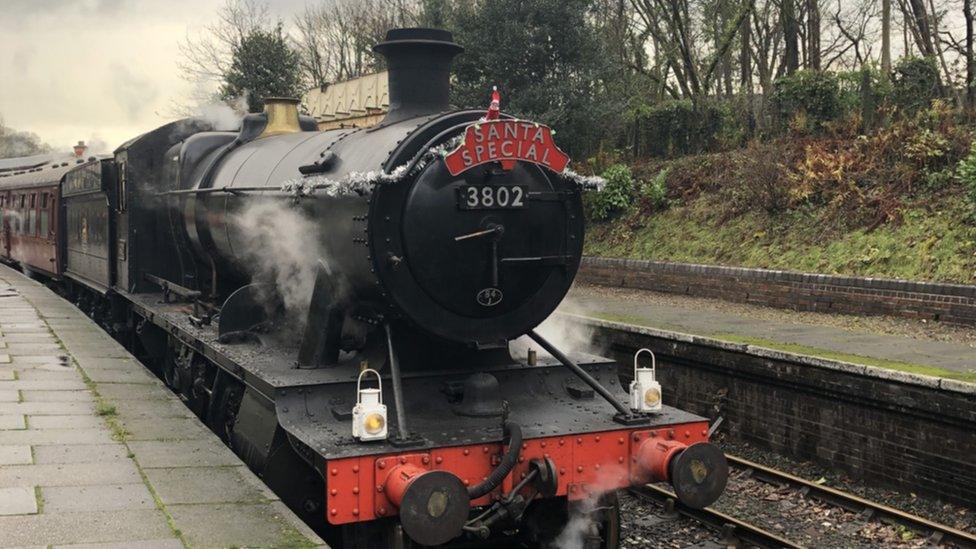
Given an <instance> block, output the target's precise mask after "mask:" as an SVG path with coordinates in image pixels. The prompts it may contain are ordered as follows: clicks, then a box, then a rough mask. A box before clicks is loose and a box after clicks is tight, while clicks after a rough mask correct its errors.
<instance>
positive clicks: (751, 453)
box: [620, 436, 976, 548]
mask: <svg viewBox="0 0 976 549" xmlns="http://www.w3.org/2000/svg"><path fill="white" fill-rule="evenodd" d="M716 442H717V443H718V444H719V445H720V446H721V447H722V449H723V450H725V451H726V452H729V453H731V454H735V455H737V456H740V457H743V458H746V459H749V460H751V461H755V462H757V463H760V464H763V465H766V466H768V467H773V468H776V469H779V470H782V471H786V472H788V473H792V474H794V475H796V476H800V477H803V478H807V479H812V480H816V481H819V482H822V483H823V484H825V485H827V486H832V487H834V488H837V489H841V490H844V491H847V492H850V493H854V494H857V495H860V496H862V497H865V498H867V499H871V500H873V501H876V502H879V503H884V504H886V505H889V506H891V507H895V508H897V509H901V510H903V511H906V512H909V513H913V514H916V515H919V516H922V517H925V518H928V519H930V520H933V521H936V522H941V523H943V524H948V525H950V526H953V527H955V528H958V529H960V530H965V531H968V532H972V533H976V513H974V512H973V510H972V509H967V508H963V507H959V506H956V505H951V504H945V503H942V502H939V501H937V500H934V499H931V498H926V497H921V496H917V495H915V494H903V493H900V492H896V491H894V490H887V489H880V488H875V487H869V486H865V485H864V484H863V483H860V482H857V481H854V480H852V479H850V478H847V477H845V476H843V475H840V474H837V473H834V472H831V471H829V470H826V469H824V468H822V467H820V466H818V465H815V464H811V463H807V462H797V461H793V460H791V459H789V458H785V457H783V456H779V455H775V454H770V453H769V452H766V451H764V450H761V449H759V448H756V447H754V446H751V445H749V444H745V443H740V442H731V441H729V440H723V437H721V436H720V437H718V438H717V440H716ZM620 501H621V519H622V520H621V522H622V525H621V528H622V532H621V534H622V535H621V540H622V541H621V547H626V548H630V547H689V546H692V545H695V544H698V543H703V542H706V541H715V540H716V539H717V538H718V534H717V533H716V532H714V531H711V530H709V529H707V528H706V527H704V526H702V525H700V524H698V523H696V522H695V521H693V520H691V519H688V518H685V517H681V518H679V519H677V520H671V521H666V522H661V521H660V520H659V518H658V517H659V515H661V514H662V512H663V510H662V508H661V507H660V506H659V505H657V504H656V503H654V502H648V501H644V500H641V499H638V498H635V497H633V496H631V495H629V494H626V493H624V492H622V493H621V500H620ZM713 507H714V508H715V509H717V510H719V511H722V512H724V513H726V514H729V515H732V516H734V517H736V518H739V519H741V520H743V521H746V522H750V523H753V524H757V525H760V526H762V527H763V528H766V529H767V530H769V531H771V532H774V533H776V534H778V535H780V536H782V537H785V538H787V539H790V540H792V541H795V542H797V543H799V544H802V545H805V546H809V547H823V548H835V547H845V548H846V547H929V546H930V544H929V543H928V542H927V540H925V539H924V538H923V537H920V536H918V535H916V534H915V533H914V532H911V531H909V530H907V529H905V528H904V527H901V526H891V525H887V524H883V523H881V522H879V521H876V520H872V521H868V522H865V521H864V520H862V519H861V517H860V516H859V515H858V514H856V513H850V512H847V511H845V510H843V509H840V508H838V507H834V506H833V505H830V504H826V503H821V502H819V501H816V500H814V499H808V498H805V497H803V496H802V495H800V493H799V492H798V491H796V490H795V489H794V488H791V487H789V486H783V487H780V486H776V485H773V484H768V483H765V482H762V481H760V480H757V479H753V478H749V477H746V476H745V475H744V474H743V472H742V471H739V470H736V469H733V470H732V472H731V475H730V478H729V485H728V488H727V489H726V492H725V494H723V496H722V497H721V498H719V500H718V501H717V502H716V503H715V504H714V506H713Z"/></svg>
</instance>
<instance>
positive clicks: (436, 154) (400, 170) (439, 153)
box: [281, 135, 606, 198]
mask: <svg viewBox="0 0 976 549" xmlns="http://www.w3.org/2000/svg"><path fill="white" fill-rule="evenodd" d="M461 139H462V136H461V135H458V136H455V137H454V138H452V139H449V140H448V141H445V142H444V143H442V144H440V145H437V146H435V147H431V148H430V149H428V150H427V152H426V153H425V154H424V155H423V156H422V157H421V158H420V159H419V160H418V161H417V162H415V163H413V166H412V167H411V165H410V163H407V164H403V165H400V166H398V167H396V168H395V169H393V171H391V172H385V171H382V170H374V171H368V172H350V173H349V174H347V175H346V176H345V177H343V178H342V179H331V178H329V177H326V176H324V175H309V176H304V177H302V178H300V179H291V180H288V181H286V182H285V183H284V184H283V185H282V186H281V190H282V192H285V193H288V194H290V195H292V196H293V197H295V198H303V197H307V196H312V195H315V194H318V193H322V194H323V195H324V196H328V197H336V196H348V195H358V196H363V195H365V194H367V193H369V192H371V191H372V190H373V187H375V186H376V185H389V184H395V183H399V182H400V181H403V180H404V179H408V178H409V177H412V176H414V175H416V174H418V173H420V172H421V171H423V170H424V168H426V167H427V166H428V165H429V164H430V163H431V162H433V161H434V160H437V159H440V158H443V157H445V156H447V154H448V153H449V152H450V151H453V150H454V149H456V148H457V147H458V146H459V145H460V144H461ZM559 175H560V176H561V177H564V178H566V179H568V180H569V181H572V182H573V183H575V184H576V185H577V187H579V189H580V190H582V191H599V190H601V189H603V185H604V184H606V181H605V180H604V179H603V178H602V177H599V176H595V175H581V174H578V173H576V172H574V171H573V170H570V169H569V168H566V169H565V170H563V171H562V173H560V174H559Z"/></svg>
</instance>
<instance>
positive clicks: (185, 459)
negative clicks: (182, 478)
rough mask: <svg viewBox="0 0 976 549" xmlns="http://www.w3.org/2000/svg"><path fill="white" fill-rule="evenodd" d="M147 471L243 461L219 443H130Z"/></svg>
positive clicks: (204, 441) (231, 463) (174, 441)
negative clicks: (157, 468) (159, 468)
mask: <svg viewBox="0 0 976 549" xmlns="http://www.w3.org/2000/svg"><path fill="white" fill-rule="evenodd" d="M129 448H131V449H132V451H133V452H134V453H135V454H136V455H138V456H139V458H138V460H139V466H140V467H142V469H143V470H144V471H148V470H149V469H152V468H156V467H219V466H230V465H238V464H239V463H240V459H238V457H237V456H236V455H235V454H234V453H233V452H231V451H230V449H229V448H227V447H226V446H224V445H223V443H221V442H219V441H217V440H173V441H168V440H167V441H159V440H145V441H132V442H129Z"/></svg>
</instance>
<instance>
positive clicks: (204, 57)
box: [178, 0, 273, 81]
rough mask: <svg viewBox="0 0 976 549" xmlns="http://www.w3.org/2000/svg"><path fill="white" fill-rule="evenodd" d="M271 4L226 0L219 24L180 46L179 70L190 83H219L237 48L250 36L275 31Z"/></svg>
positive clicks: (188, 39)
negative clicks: (263, 31)
mask: <svg viewBox="0 0 976 549" xmlns="http://www.w3.org/2000/svg"><path fill="white" fill-rule="evenodd" d="M272 26H273V24H272V21H271V15H270V12H269V8H268V4H267V3H266V2H263V1H261V0H225V2H224V5H223V6H222V7H221V8H220V9H219V10H218V11H217V21H216V22H215V23H212V24H210V25H206V26H205V27H204V28H203V31H202V32H201V33H200V34H198V35H196V36H190V35H189V34H187V36H186V37H185V38H184V40H183V41H182V42H180V44H179V46H178V47H179V52H180V58H181V59H180V61H179V62H178V66H179V68H180V70H181V71H182V73H183V77H184V78H186V79H187V80H190V81H199V80H219V79H220V78H222V77H223V75H224V74H226V73H227V70H228V69H229V68H230V64H231V61H232V60H231V56H232V52H233V51H234V48H236V47H237V46H239V45H240V44H241V41H242V40H243V39H244V37H245V36H247V35H248V34H250V33H252V32H254V31H257V30H268V29H270V28H272Z"/></svg>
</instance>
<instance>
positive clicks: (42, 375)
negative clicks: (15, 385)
mask: <svg viewBox="0 0 976 549" xmlns="http://www.w3.org/2000/svg"><path fill="white" fill-rule="evenodd" d="M16 370H17V379H18V380H25V381H62V380H72V381H74V380H77V379H80V376H79V375H78V372H77V371H76V370H75V369H73V368H72V369H68V368H65V367H63V366H61V367H58V368H52V369H38V368H29V369H22V368H20V367H19V366H18V367H17V368H16Z"/></svg>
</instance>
